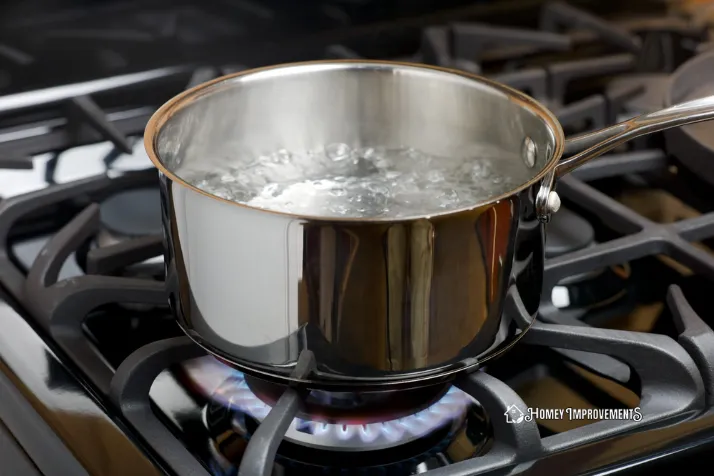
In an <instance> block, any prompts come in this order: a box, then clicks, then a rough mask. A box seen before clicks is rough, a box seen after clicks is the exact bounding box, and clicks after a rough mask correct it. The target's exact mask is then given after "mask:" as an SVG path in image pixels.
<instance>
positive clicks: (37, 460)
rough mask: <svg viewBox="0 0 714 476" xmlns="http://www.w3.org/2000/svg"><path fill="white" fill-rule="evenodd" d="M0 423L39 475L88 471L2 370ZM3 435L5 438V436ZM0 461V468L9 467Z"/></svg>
mask: <svg viewBox="0 0 714 476" xmlns="http://www.w3.org/2000/svg"><path fill="white" fill-rule="evenodd" d="M0 422H2V423H4V424H5V426H6V427H7V429H8V430H10V432H11V433H12V436H13V437H14V439H15V440H16V441H17V442H18V443H19V445H20V446H21V447H22V449H23V450H24V452H25V453H26V455H27V456H29V458H30V459H31V460H32V463H33V464H34V465H35V466H36V468H37V469H38V470H39V471H40V472H41V473H42V474H43V475H46V476H51V475H61V474H72V475H75V474H76V475H77V476H89V473H87V471H86V470H85V469H84V467H83V466H82V465H81V464H80V463H79V461H77V459H76V458H75V457H74V455H72V453H71V452H70V451H69V450H68V449H67V447H66V446H65V445H64V444H63V443H62V440H60V438H59V437H58V436H57V435H56V434H55V432H54V431H52V429H51V428H50V426H49V425H48V424H47V423H46V422H45V420H43V419H42V417H41V416H40V415H39V414H38V413H37V412H36V411H35V409H34V408H32V405H31V404H30V403H29V402H28V401H27V400H25V398H24V397H23V396H22V394H21V393H20V391H19V390H18V389H17V388H16V387H15V386H14V385H13V384H12V382H11V381H10V379H9V378H8V377H7V376H5V375H4V374H2V373H0ZM6 437H8V438H9V435H6ZM1 440H2V439H0V446H1V444H2V441H1ZM0 454H1V452H0ZM0 461H1V462H2V465H3V470H5V469H6V468H5V464H8V465H9V466H10V467H12V465H11V462H7V461H6V460H5V459H2V460H0ZM17 464H18V465H19V464H21V463H17ZM12 474H28V473H24V472H23V473H20V472H18V473H12Z"/></svg>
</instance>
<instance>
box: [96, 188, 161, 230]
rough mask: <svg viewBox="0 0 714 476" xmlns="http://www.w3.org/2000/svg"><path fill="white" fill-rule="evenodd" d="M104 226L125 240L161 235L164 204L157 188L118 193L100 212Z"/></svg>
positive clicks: (102, 204)
mask: <svg viewBox="0 0 714 476" xmlns="http://www.w3.org/2000/svg"><path fill="white" fill-rule="evenodd" d="M99 213H100V217H101V221H102V225H104V227H105V228H106V229H107V230H108V231H109V232H110V233H111V234H112V235H119V236H124V237H138V236H146V235H157V234H160V233H161V200H160V198H159V191H158V190H157V189H156V188H137V189H133V190H126V191H124V192H120V193H117V194H115V195H112V196H111V197H109V198H107V199H106V200H104V201H103V202H102V203H101V205H100V208H99Z"/></svg>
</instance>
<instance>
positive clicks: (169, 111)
mask: <svg viewBox="0 0 714 476" xmlns="http://www.w3.org/2000/svg"><path fill="white" fill-rule="evenodd" d="M330 64H334V65H340V64H363V65H386V66H403V67H409V68H417V69H426V70H432V71H438V72H441V73H447V74H455V75H457V76H461V77H462V78H466V79H469V80H471V81H476V82H479V83H481V84H484V85H486V86H489V87H491V88H493V89H496V90H498V91H500V92H502V93H504V94H505V95H507V96H508V98H509V99H510V100H511V101H514V102H516V103H518V105H520V106H521V107H525V108H527V109H529V110H530V111H531V112H532V113H534V114H535V115H537V116H539V117H540V118H541V119H542V120H543V121H544V122H545V123H546V124H547V125H548V127H549V129H550V131H551V133H552V134H553V135H554V137H555V150H553V152H552V156H551V158H550V160H549V161H548V162H547V163H546V164H545V166H544V167H543V168H541V170H540V171H539V172H538V173H537V174H535V175H534V176H533V177H532V178H531V179H530V180H528V181H527V182H525V183H523V184H521V185H519V186H518V187H515V188H513V189H511V190H509V191H508V192H506V193H503V194H500V195H497V196H495V197H492V198H490V199H488V200H483V201H481V202H477V203H474V204H473V205H469V206H467V207H463V208H459V209H456V210H449V211H445V212H439V213H434V214H430V215H417V216H413V217H404V218H399V219H395V218H390V217H367V218H356V217H349V218H348V217H330V216H322V215H304V214H295V213H289V212H282V211H278V210H270V209H266V208H260V207H254V206H251V205H246V204H244V203H238V202H235V201H232V200H228V199H225V198H221V197H217V196H215V195H212V194H210V193H208V192H205V191H204V190H201V189H200V188H198V187H195V186H194V185H191V184H190V183H188V182H186V181H185V180H184V179H182V178H181V177H179V176H178V175H176V174H175V173H173V172H171V171H170V170H168V169H167V168H166V166H165V165H164V164H163V163H162V162H161V160H160V159H159V154H158V152H157V149H156V142H157V140H158V137H159V134H160V132H161V130H162V128H163V126H164V125H165V124H166V123H167V122H168V121H169V120H170V119H171V117H172V116H173V115H174V114H176V113H177V112H178V111H180V110H181V109H183V108H184V107H187V106H188V105H190V104H191V103H192V102H193V101H195V100H197V99H199V98H200V97H202V96H203V95H204V93H207V92H208V91H207V90H208V89H209V88H211V87H213V86H215V85H217V84H219V83H224V82H225V83H227V82H229V81H230V80H233V79H235V78H239V77H243V76H249V75H253V74H257V73H262V72H265V71H270V70H275V69H285V68H293V67H303V66H311V65H330ZM564 147H565V134H564V133H563V128H562V127H561V125H560V122H559V121H558V120H557V119H556V117H555V116H554V114H553V113H552V112H551V111H550V110H549V109H548V108H546V107H545V106H544V105H542V104H541V103H539V102H538V101H536V100H535V99H533V98H531V97H530V96H528V95H527V94H525V93H522V92H520V91H518V90H516V89H514V88H511V87H510V86H506V85H505V84H502V83H499V82H497V81H493V80H490V79H488V78H485V77H483V76H480V75H477V74H473V73H468V72H465V71H460V70H456V69H452V68H444V67H440V66H432V65H426V64H421V63H410V62H403V61H384V60H362V59H356V60H355V59H342V60H316V61H301V62H292V63H280V64H275V65H270V66H264V67H260V68H253V69H248V70H244V71H240V72H237V73H233V74H228V75H224V76H220V77H218V78H215V79H213V80H211V81H207V82H205V83H201V84H199V85H197V86H194V87H193V88H190V89H187V90H185V91H183V92H182V93H180V94H178V95H176V96H174V97H173V98H171V99H170V100H168V101H167V102H166V103H164V104H163V105H162V106H161V107H160V108H159V109H158V110H156V112H154V114H153V115H152V116H151V118H150V119H149V122H148V123H147V124H146V128H145V130H144V148H145V149H146V153H147V155H148V156H149V159H150V160H151V162H152V163H153V164H154V167H156V168H157V169H158V170H159V172H160V173H161V174H163V175H165V176H166V177H168V178H169V179H170V180H171V181H172V182H174V183H178V184H180V185H182V186H183V187H186V188H188V189H190V190H192V191H194V192H196V193H199V194H201V195H204V196H206V197H208V198H211V199H213V200H217V201H219V202H223V203H226V204H229V205H232V206H237V207H240V208H244V209H248V210H254V211H257V212H263V213H271V214H274V215H279V216H283V217H287V218H292V219H297V220H309V221H324V222H342V223H345V222H346V223H395V222H408V221H414V220H421V219H431V218H442V217H449V216H453V215H458V214H461V213H464V212H470V211H474V210H477V209H479V208H484V207H488V206H490V205H492V204H494V203H498V202H499V201H501V200H504V199H506V198H508V197H511V196H513V195H515V194H517V193H519V192H521V191H522V190H525V189H527V188H529V187H531V186H532V185H534V184H536V183H538V181H539V180H541V179H542V178H543V177H544V176H545V175H546V174H548V173H549V172H551V171H553V170H554V169H555V167H556V165H557V163H558V161H559V160H560V158H561V156H562V154H563V149H564Z"/></svg>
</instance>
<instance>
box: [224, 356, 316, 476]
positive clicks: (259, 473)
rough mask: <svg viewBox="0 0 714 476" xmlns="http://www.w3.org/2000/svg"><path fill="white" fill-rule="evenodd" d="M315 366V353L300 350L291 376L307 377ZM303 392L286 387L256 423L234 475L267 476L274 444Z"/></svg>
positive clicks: (298, 408)
mask: <svg viewBox="0 0 714 476" xmlns="http://www.w3.org/2000/svg"><path fill="white" fill-rule="evenodd" d="M314 368H315V356H314V354H313V353H312V352H311V351H309V350H303V351H302V352H301V353H300V356H299V357H298V360H297V363H296V364H295V368H294V370H293V373H292V375H293V377H295V378H301V379H304V378H307V377H308V376H309V375H310V374H311V373H312V372H313V370H314ZM303 397H304V395H303V392H302V391H301V390H299V389H297V388H294V387H289V388H287V389H286V390H285V392H284V393H283V394H282V395H281V396H280V398H279V399H278V401H277V403H276V404H275V406H274V407H273V408H271V410H270V412H269V413H268V416H267V417H265V419H264V420H263V421H262V422H261V423H260V425H259V426H258V429H257V430H256V431H255V433H254V434H253V436H252V437H251V438H250V442H249V443H248V447H247V448H246V450H245V453H244V454H243V457H242V458H241V462H240V467H239V468H238V476H270V475H271V474H273V463H274V462H275V455H276V453H277V452H278V446H280V442H281V441H282V440H283V437H284V436H285V432H286V431H287V430H288V427H289V426H290V423H292V421H293V419H294V418H295V415H297V413H298V411H299V410H300V408H301V407H302V401H303Z"/></svg>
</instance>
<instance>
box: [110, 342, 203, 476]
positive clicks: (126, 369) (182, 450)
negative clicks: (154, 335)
mask: <svg viewBox="0 0 714 476" xmlns="http://www.w3.org/2000/svg"><path fill="white" fill-rule="evenodd" d="M204 355H205V352H204V350H203V349H202V348H201V347H199V346H197V345H196V344H195V343H194V342H193V341H192V340H191V339H190V338H188V337H174V338H171V339H165V340H160V341H157V342H152V343H151V344H147V345H145V346H144V347H142V348H140V349H138V350H136V351H134V352H133V353H132V354H131V355H130V356H129V357H127V358H126V359H125V360H124V362H122V363H121V365H120V366H119V368H118V369H117V371H116V373H115V374H114V378H113V379H112V381H111V386H110V391H109V396H110V398H111V400H112V402H113V403H114V405H116V406H117V408H119V410H120V411H121V413H122V415H123V416H124V418H126V419H127V420H128V421H129V423H131V424H132V425H133V426H134V428H135V429H136V430H137V431H138V432H139V434H140V435H142V436H143V437H144V438H146V439H147V440H149V441H151V442H152V443H153V444H152V448H153V449H154V451H155V452H156V453H157V454H158V455H159V456H160V457H161V458H162V459H163V461H165V462H166V463H167V464H168V465H169V466H170V467H171V469H172V471H173V472H174V473H176V474H181V475H191V476H208V474H209V473H208V471H206V469H205V468H204V467H203V466H201V464H200V463H199V462H198V460H196V458H195V457H194V456H193V455H192V454H191V453H189V451H188V450H187V449H186V447H185V446H184V445H183V444H182V443H181V442H180V441H179V440H178V439H176V437H174V435H173V434H172V433H171V432H170V431H169V429H168V428H167V427H166V425H165V424H164V423H163V422H162V421H161V420H159V419H158V418H157V417H156V414H154V411H153V409H152V406H151V400H150V398H149V391H150V390H151V385H152V384H153V383H154V380H156V377H158V375H159V374H160V373H161V372H163V371H164V370H166V369H168V368H169V367H170V366H171V365H174V364H178V363H181V362H184V361H186V360H189V359H193V358H198V357H202V356H204Z"/></svg>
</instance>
